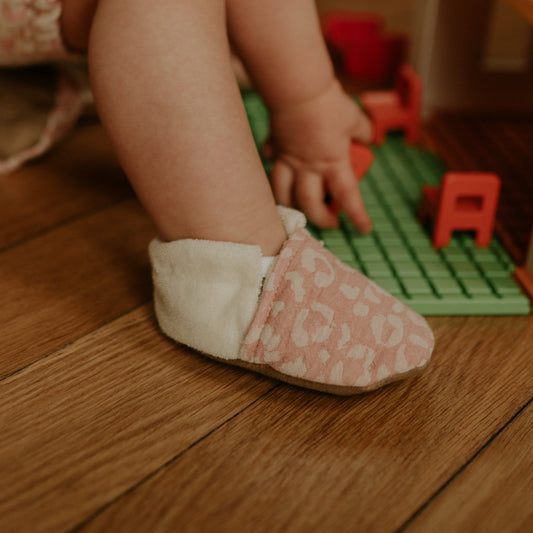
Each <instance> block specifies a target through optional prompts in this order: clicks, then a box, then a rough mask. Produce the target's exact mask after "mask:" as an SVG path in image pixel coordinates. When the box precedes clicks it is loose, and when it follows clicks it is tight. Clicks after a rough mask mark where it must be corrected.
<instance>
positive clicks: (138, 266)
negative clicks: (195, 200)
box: [0, 199, 155, 379]
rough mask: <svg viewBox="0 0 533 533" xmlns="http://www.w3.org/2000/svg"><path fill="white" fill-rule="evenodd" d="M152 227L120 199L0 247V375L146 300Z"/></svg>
mask: <svg viewBox="0 0 533 533" xmlns="http://www.w3.org/2000/svg"><path fill="white" fill-rule="evenodd" d="M154 234H155V232H154V229H153V227H152V224H151V223H150V222H149V220H148V218H147V216H146V215H145V214H144V212H143V210H142V209H141V207H140V206H139V204H138V202H137V201H136V200H135V199H128V200H125V201H123V202H122V203H119V204H117V205H115V206H112V207H110V208H108V209H104V210H102V211H100V212H98V213H95V214H93V215H91V216H88V217H86V218H82V219H80V220H77V221H75V222H72V223H71V224H67V225H65V226H63V227H60V228H58V229H55V230H53V231H51V232H50V233H47V234H44V235H41V236H39V237H37V238H35V239H32V240H30V241H25V242H23V243H22V244H20V245H18V246H15V247H12V248H10V249H8V250H6V251H4V252H3V253H0V294H2V305H1V306H0V339H1V344H0V351H1V357H0V379H1V378H2V377H5V376H6V375H8V374H10V373H12V372H15V371H16V370H18V369H20V368H23V367H24V366H26V365H28V364H30V363H32V362H33V361H36V360H37V359H39V358H40V357H42V356H44V355H46V354H48V353H50V352H52V351H54V350H57V349H58V348H61V347H63V346H64V345H66V344H67V343H69V342H72V341H74V340H75V339H77V338H79V337H81V336H82V335H83V334H85V333H87V332H89V331H91V330H93V329H96V328H98V327H100V326H102V325H103V324H105V323H106V322H108V321H110V320H112V319H114V318H116V317H118V316H120V315H122V314H124V313H126V312H127V311H130V310H131V309H133V308H135V307H137V306H139V305H140V304H142V303H144V302H146V301H147V300H149V299H150V297H151V291H152V289H151V277H150V266H149V262H148V254H147V250H146V249H147V245H148V242H149V240H150V238H151V237H152V236H153V235H154Z"/></svg>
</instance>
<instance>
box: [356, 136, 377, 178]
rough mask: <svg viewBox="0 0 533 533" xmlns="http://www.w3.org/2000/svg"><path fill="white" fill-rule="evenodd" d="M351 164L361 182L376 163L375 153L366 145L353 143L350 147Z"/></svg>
mask: <svg viewBox="0 0 533 533" xmlns="http://www.w3.org/2000/svg"><path fill="white" fill-rule="evenodd" d="M350 162H351V163H352V169H353V173H354V174H355V177H356V178H357V179H358V180H359V181H361V180H362V179H363V178H364V177H365V174H366V173H367V172H368V169H369V168H370V166H371V165H372V163H373V162H374V152H372V150H370V148H368V146H365V145H364V144H359V143H356V142H352V144H351V145H350Z"/></svg>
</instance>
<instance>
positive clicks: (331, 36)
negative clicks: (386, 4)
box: [322, 11, 407, 83]
mask: <svg viewBox="0 0 533 533" xmlns="http://www.w3.org/2000/svg"><path fill="white" fill-rule="evenodd" d="M322 30H323V32H324V37H325V39H326V42H327V43H328V45H329V48H330V50H331V52H332V54H333V55H334V56H338V57H339V59H340V62H341V66H342V69H343V70H344V72H345V73H346V74H347V75H348V76H351V77H352V78H353V79H355V80H366V81H373V82H377V83H385V82H387V81H388V82H390V81H391V80H392V78H393V76H394V73H395V72H396V71H397V70H398V67H399V66H400V65H401V64H402V62H403V61H405V57H406V52H407V38H406V36H405V35H403V34H400V33H386V32H385V31H384V23H383V17H381V16H380V15H376V14H374V13H353V12H343V11H332V12H329V13H326V14H324V15H323V16H322Z"/></svg>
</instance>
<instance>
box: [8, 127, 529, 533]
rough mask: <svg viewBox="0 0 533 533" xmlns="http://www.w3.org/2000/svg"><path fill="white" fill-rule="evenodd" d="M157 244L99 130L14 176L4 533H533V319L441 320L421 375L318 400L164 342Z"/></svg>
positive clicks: (432, 135) (85, 130)
mask: <svg viewBox="0 0 533 533" xmlns="http://www.w3.org/2000/svg"><path fill="white" fill-rule="evenodd" d="M446 124H449V123H447V122H446V121H443V122H442V123H441V125H440V129H439V128H437V127H436V126H435V125H433V126H432V125H428V126H427V127H426V134H425V138H426V140H431V142H433V143H436V144H438V143H439V142H443V141H442V140H443V139H444V138H446V135H445V132H446V131H447V130H446V129H445V128H446ZM467 126H468V121H466V120H465V121H464V127H467ZM476 127H477V126H476ZM509 127H512V124H511V126H509ZM442 128H444V129H442ZM439 132H440V133H439ZM449 133H450V132H449V131H448V134H449ZM439 139H440V140H439ZM445 148H446V150H447V151H448V152H449V151H450V147H449V145H448V146H446V147H445ZM457 151H460V145H459V146H458V147H456V151H455V153H456V155H457V157H459V159H460V154H458V153H457ZM532 164H533V156H531V159H530V161H529V165H530V168H531V165H532ZM153 233H154V232H153V229H152V227H151V225H150V223H149V221H148V220H147V218H146V216H145V215H144V213H143V211H142V210H141V208H140V207H139V205H138V203H137V201H136V200H135V199H134V197H133V195H132V193H131V191H130V189H129V187H128V185H127V183H126V181H125V179H124V177H123V175H122V173H121V171H120V170H119V167H118V165H117V163H116V161H115V159H114V157H113V155H112V153H111V149H110V147H109V144H108V142H107V140H106V138H105V136H104V134H103V133H102V130H101V128H100V126H99V125H98V124H97V123H96V122H93V121H86V122H85V123H83V124H82V125H81V126H80V127H79V128H78V129H77V131H76V132H75V134H74V135H73V136H71V137H70V138H69V139H68V140H67V141H66V142H65V143H64V144H63V145H62V146H61V147H60V148H59V149H58V150H56V151H55V152H53V153H51V154H49V155H48V156H47V157H45V158H43V159H42V160H40V161H39V162H37V163H35V164H32V165H30V166H27V167H26V168H24V169H23V170H21V171H19V172H17V173H15V174H12V175H9V176H3V177H0V294H1V295H2V305H1V306H0V339H1V341H0V351H1V357H0V430H1V433H0V436H1V438H0V473H1V475H0V531H2V533H8V532H13V533H21V532H23V533H24V532H32V533H33V532H44V531H54V532H63V531H72V530H75V531H84V532H88V531H99V532H100V531H113V532H116V531H124V532H132V531H133V532H137V531H138V532H148V531H150V532H152V531H169V532H170V531H172V532H174V531H180V532H181V531H195V532H196V531H198V532H206V531H245V532H247V531H253V532H263V531H264V532H267V531H268V532H272V531H284V532H285V531H291V532H292V531H301V532H304V531H305V532H309V531H328V532H329V531H335V532H342V531H350V532H352V531H365V532H366V531H377V532H388V531H407V532H409V533H412V532H415V531H423V532H428V531H430V532H435V531H437V532H439V531H446V532H450V531H465V532H472V531H480V532H508V531H532V530H533V403H532V399H533V358H532V355H533V317H531V316H525V317H524V316H523V317H490V318H483V317H468V318H457V317H455V318H450V317H448V318H446V317H433V318H431V319H430V320H429V322H430V324H431V326H432V327H433V328H434V331H435V334H436V341H437V344H436V350H435V353H434V358H433V361H432V363H431V365H430V366H429V368H428V369H427V371H426V372H425V373H424V374H423V375H422V376H421V377H419V378H416V379H412V380H409V381H407V382H404V383H400V384H397V385H392V386H389V387H387V388H385V389H382V390H380V391H377V392H375V393H371V394H367V395H364V396H359V397H352V398H337V397H333V396H329V395H326V394H319V393H314V392H308V391H305V390H301V389H298V388H295V387H291V386H287V385H282V384H279V383H278V382H276V381H273V380H270V379H267V378H264V377H261V376H258V375H254V374H251V373H249V372H246V371H244V370H239V369H235V368H228V367H225V366H223V365H221V364H217V363H215V362H213V361H210V360H207V359H205V358H203V357H202V356H200V355H198V354H196V353H193V352H192V351H189V350H186V349H184V348H182V347H179V346H176V345H175V344H174V343H173V342H171V341H169V340H168V339H167V338H165V337H164V336H162V335H161V334H160V333H159V331H158V329H157V326H156V323H155V320H154V315H153V310H152V303H151V280H150V272H149V264H148V259H147V254H146V246H147V244H148V242H149V240H150V238H151V237H152V235H153Z"/></svg>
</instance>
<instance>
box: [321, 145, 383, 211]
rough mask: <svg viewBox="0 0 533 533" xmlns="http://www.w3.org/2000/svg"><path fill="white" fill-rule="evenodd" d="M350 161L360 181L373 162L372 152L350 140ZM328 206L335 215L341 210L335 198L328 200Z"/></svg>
mask: <svg viewBox="0 0 533 533" xmlns="http://www.w3.org/2000/svg"><path fill="white" fill-rule="evenodd" d="M350 162H351V164H352V170H353V173H354V174H355V177H356V178H357V180H358V181H361V180H362V179H363V178H364V177H365V174H366V173H367V172H368V169H369V168H370V166H371V165H372V163H373V162H374V152H372V150H370V148H368V147H367V146H365V145H364V144H359V143H356V142H352V144H351V145H350ZM329 208H330V209H331V211H333V213H335V214H336V215H337V214H339V212H340V210H341V209H340V206H339V204H338V203H337V202H336V201H335V200H332V201H331V202H330V204H329Z"/></svg>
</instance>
